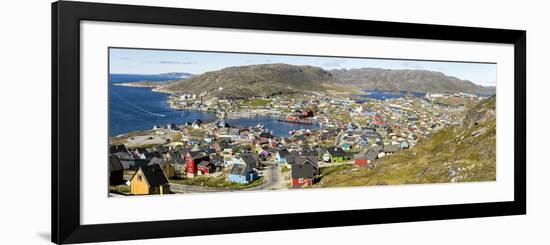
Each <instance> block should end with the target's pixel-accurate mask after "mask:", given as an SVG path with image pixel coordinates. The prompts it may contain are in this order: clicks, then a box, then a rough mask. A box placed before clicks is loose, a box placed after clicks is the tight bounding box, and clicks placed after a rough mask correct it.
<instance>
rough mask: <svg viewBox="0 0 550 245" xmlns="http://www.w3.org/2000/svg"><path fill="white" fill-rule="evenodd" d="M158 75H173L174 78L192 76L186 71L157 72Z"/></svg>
mask: <svg viewBox="0 0 550 245" xmlns="http://www.w3.org/2000/svg"><path fill="white" fill-rule="evenodd" d="M159 76H166V77H174V78H188V77H192V76H193V74H191V73H187V72H169V73H162V74H159Z"/></svg>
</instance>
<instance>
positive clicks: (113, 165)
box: [109, 155, 124, 185]
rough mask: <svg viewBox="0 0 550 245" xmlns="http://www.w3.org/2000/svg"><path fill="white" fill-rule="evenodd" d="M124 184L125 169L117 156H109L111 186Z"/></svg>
mask: <svg viewBox="0 0 550 245" xmlns="http://www.w3.org/2000/svg"><path fill="white" fill-rule="evenodd" d="M120 184H124V167H123V166H122V163H120V160H119V159H118V157H117V156H115V155H110V156H109V185H120Z"/></svg>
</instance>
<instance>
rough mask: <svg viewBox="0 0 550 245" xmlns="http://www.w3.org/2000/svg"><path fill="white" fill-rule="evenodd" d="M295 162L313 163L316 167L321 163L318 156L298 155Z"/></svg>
mask: <svg viewBox="0 0 550 245" xmlns="http://www.w3.org/2000/svg"><path fill="white" fill-rule="evenodd" d="M294 163H295V164H301V165H303V164H308V163H309V164H311V165H313V167H315V168H319V163H318V160H317V157H316V156H297V157H296V160H295V161H294Z"/></svg>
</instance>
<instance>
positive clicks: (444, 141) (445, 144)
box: [317, 98, 496, 187]
mask: <svg viewBox="0 0 550 245" xmlns="http://www.w3.org/2000/svg"><path fill="white" fill-rule="evenodd" d="M476 122H477V124H476ZM475 132H482V133H480V134H478V135H477V136H474V135H475V134H474V133H475ZM495 147H496V121H495V118H494V98H493V99H490V100H488V101H485V102H483V103H482V104H481V105H478V106H476V107H474V108H472V109H471V110H469V111H468V112H467V116H466V119H465V120H464V126H463V127H451V128H447V129H444V130H441V131H439V132H437V133H435V134H434V135H433V137H432V138H430V139H427V140H424V141H423V142H419V144H418V145H417V146H416V147H415V148H413V149H410V150H403V151H400V152H398V153H396V154H394V155H391V156H386V157H384V158H382V159H379V160H376V161H375V166H376V167H374V168H373V169H371V170H368V169H366V168H359V169H356V168H355V167H353V166H347V167H340V169H337V170H326V171H325V172H326V173H324V174H323V175H324V176H323V177H322V178H321V180H320V182H319V183H318V184H317V185H318V186H319V187H333V186H363V185H382V184H392V185H393V184H413V183H445V182H469V181H493V180H495V179H496V148H495Z"/></svg>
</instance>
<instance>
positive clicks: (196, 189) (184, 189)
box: [170, 183, 227, 193]
mask: <svg viewBox="0 0 550 245" xmlns="http://www.w3.org/2000/svg"><path fill="white" fill-rule="evenodd" d="M170 191H173V192H175V193H201V192H221V191H227V190H224V189H217V188H211V187H203V186H193V185H180V184H174V183H170Z"/></svg>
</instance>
